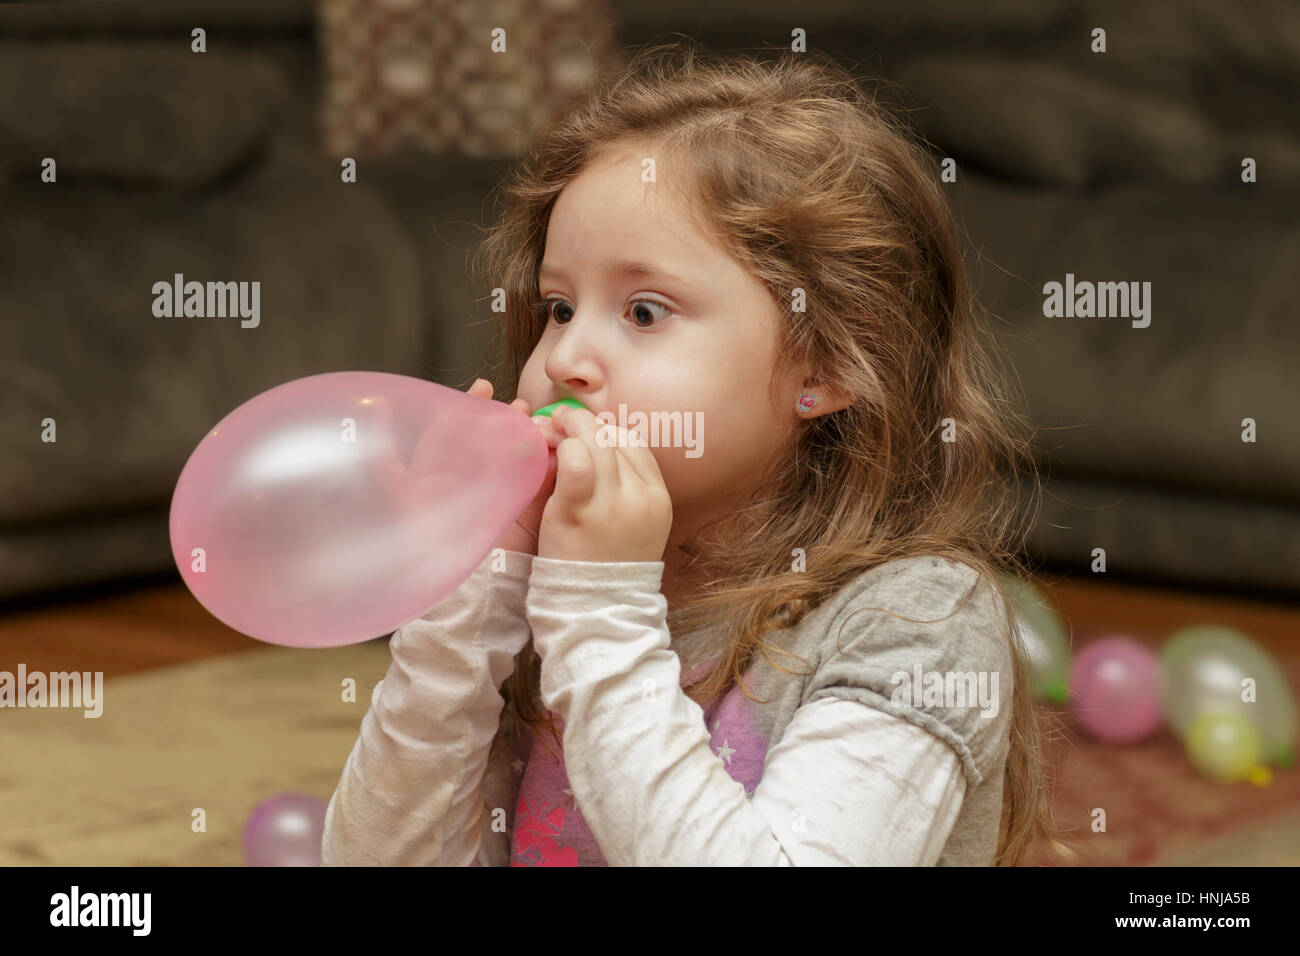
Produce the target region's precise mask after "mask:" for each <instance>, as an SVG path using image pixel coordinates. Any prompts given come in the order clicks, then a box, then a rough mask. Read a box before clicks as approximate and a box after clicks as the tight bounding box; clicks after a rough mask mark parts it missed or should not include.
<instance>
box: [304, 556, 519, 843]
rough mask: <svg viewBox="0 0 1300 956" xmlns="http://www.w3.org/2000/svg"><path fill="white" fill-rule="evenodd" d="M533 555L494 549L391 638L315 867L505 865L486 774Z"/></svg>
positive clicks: (330, 810) (516, 649)
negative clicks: (488, 806)
mask: <svg viewBox="0 0 1300 956" xmlns="http://www.w3.org/2000/svg"><path fill="white" fill-rule="evenodd" d="M532 560H533V558H532V556H531V555H526V554H521V553H518V552H514V551H504V550H501V549H497V550H494V551H493V552H491V553H489V554H488V556H487V557H485V558H484V559H483V561H482V562H481V563H480V564H479V566H478V567H477V568H476V569H475V570H474V571H473V572H472V573H471V574H470V576H469V577H468V578H466V579H465V580H464V581H463V582H461V585H460V587H458V588H457V589H456V590H455V591H453V592H452V593H451V594H449V595H447V596H446V597H445V598H443V600H442V601H440V602H439V603H438V604H437V605H436V606H435V607H434V608H432V609H431V610H430V611H429V612H428V613H426V614H425V615H424V616H423V617H421V618H420V619H419V620H417V621H413V622H411V623H410V624H407V625H405V626H404V627H402V628H399V629H398V630H397V631H396V632H395V633H394V634H393V637H392V639H391V640H390V642H389V649H390V652H391V653H392V664H391V665H390V666H389V668H388V672H387V674H386V675H385V676H384V679H383V680H381V681H380V682H379V683H378V684H376V685H375V688H374V691H373V692H372V694H371V698H370V708H369V710H367V712H366V714H365V716H364V717H363V718H362V721H361V731H360V734H359V736H358V738H357V742H356V744H355V745H354V746H353V748H352V752H351V753H350V754H349V756H348V759H347V762H346V764H345V765H344V767H343V774H342V777H341V779H340V781H339V784H338V787H337V788H336V789H335V791H334V794H333V796H331V798H330V801H329V805H328V807H327V808H326V812H325V829H324V833H323V835H322V839H321V863H322V865H324V866H411V865H425V866H469V865H473V864H474V863H480V864H491V865H502V864H501V863H500V862H499V861H500V859H501V858H502V854H503V853H505V854H507V855H508V840H509V833H508V832H507V833H494V832H493V831H492V829H491V826H490V821H489V820H488V819H487V816H488V814H487V813H485V806H484V795H483V778H484V775H485V772H486V769H487V763H488V758H489V753H490V752H493V751H494V750H495V748H493V746H492V744H493V742H494V740H495V739H496V736H497V731H498V728H499V725H500V718H501V712H502V710H503V708H504V706H505V702H504V700H503V699H502V697H501V694H500V692H499V690H498V688H499V687H500V686H501V683H502V682H503V681H504V680H505V679H506V678H507V677H509V676H510V674H511V672H512V671H513V669H514V663H515V658H516V656H517V655H518V654H519V652H520V651H522V650H523V648H524V645H525V644H527V642H528V637H529V630H528V624H527V622H526V620H525V618H524V597H525V593H526V591H527V587H528V576H529V567H530V565H531V562H532ZM488 843H491V844H492V845H489V846H484V844H488ZM496 843H500V844H501V845H500V846H496V845H495V844H496Z"/></svg>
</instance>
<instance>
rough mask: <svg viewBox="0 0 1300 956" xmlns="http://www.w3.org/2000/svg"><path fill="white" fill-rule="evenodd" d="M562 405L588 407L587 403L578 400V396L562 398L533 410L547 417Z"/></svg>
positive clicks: (536, 413) (535, 413)
mask: <svg viewBox="0 0 1300 956" xmlns="http://www.w3.org/2000/svg"><path fill="white" fill-rule="evenodd" d="M561 405H568V406H569V407H570V408H586V407H587V406H586V405H584V404H582V402H580V401H578V400H577V399H576V398H562V399H560V400H559V401H558V402H552V403H551V404H549V405H547V406H545V407H543V408H539V409H538V410H537V411H535V412H533V414H534V415H545V416H546V417H547V418H550V417H551V415H552V414H553V413H554V412H555V410H556V409H557V408H559V407H560V406H561Z"/></svg>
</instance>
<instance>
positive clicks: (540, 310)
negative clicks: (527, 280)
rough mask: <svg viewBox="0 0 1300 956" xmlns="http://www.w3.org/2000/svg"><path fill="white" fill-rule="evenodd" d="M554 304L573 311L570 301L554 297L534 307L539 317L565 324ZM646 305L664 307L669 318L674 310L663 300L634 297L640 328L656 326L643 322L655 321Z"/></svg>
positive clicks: (634, 320) (635, 313)
mask: <svg viewBox="0 0 1300 956" xmlns="http://www.w3.org/2000/svg"><path fill="white" fill-rule="evenodd" d="M553 304H557V305H560V306H563V307H564V308H566V309H569V311H570V312H572V311H573V310H572V306H570V305H569V303H567V302H565V301H564V300H563V299H554V298H552V299H540V300H538V301H537V302H536V303H535V304H534V306H533V308H534V310H535V311H536V313H537V315H538V317H539V318H541V319H543V320H544V321H546V322H548V323H549V322H550V320H551V319H555V320H556V323H557V324H559V325H564V324H565V323H564V322H561V321H560V317H559V315H558V314H556V312H555V310H553V309H552V308H551V306H552V305H553ZM646 306H658V307H659V308H661V309H663V310H664V316H663V317H664V318H667V317H668V316H669V315H671V314H672V311H673V310H672V309H670V308H669V307H668V306H666V305H664V304H663V303H662V302H655V301H654V300H653V299H633V300H632V310H631V311H632V316H633V318H632V322H633V324H634V325H636V327H637V328H639V329H649V328H654V326H653V324H649V325H647V324H643V323H642V320H643V319H644V320H648V321H649V322H651V323H653V321H654V312H653V311H652V310H650V309H647V308H646ZM571 317H572V316H570V318H571Z"/></svg>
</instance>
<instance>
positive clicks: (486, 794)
mask: <svg viewBox="0 0 1300 956" xmlns="http://www.w3.org/2000/svg"><path fill="white" fill-rule="evenodd" d="M494 557H495V559H496V560H495V562H494ZM936 562H939V559H933V558H924V559H908V560H907V561H904V562H892V563H891V565H887V566H884V567H891V568H892V572H893V573H890V574H884V575H879V574H878V575H876V577H875V578H874V579H872V580H873V581H877V582H880V583H879V586H877V587H875V588H867V589H865V590H864V589H862V588H859V589H857V590H856V592H854V589H846V596H847V597H853V594H854V593H857V595H858V596H859V597H861V596H864V595H865V596H866V597H868V598H871V599H872V600H875V599H878V598H879V597H880V596H881V592H882V591H888V590H889V588H894V589H895V590H898V589H899V588H900V587H902V588H903V589H904V591H905V593H908V594H912V593H913V592H915V593H919V594H922V595H925V596H928V597H929V598H931V600H930V601H929V602H928V603H927V602H925V601H922V602H920V603H922V604H926V606H927V607H928V606H933V605H934V603H935V602H938V603H939V604H942V605H943V607H945V608H948V609H950V608H952V607H953V605H954V603H956V602H957V601H958V599H959V598H961V597H962V593H961V591H962V590H964V589H962V588H958V587H954V586H953V585H954V584H962V583H965V584H966V585H969V584H970V580H971V579H970V578H969V577H963V569H964V571H966V572H969V571H970V569H969V568H965V566H964V565H957V564H954V563H952V562H941V563H936ZM494 568H495V569H494ZM904 569H906V570H908V571H909V572H922V574H921V575H916V574H911V575H909V576H906V577H903V578H901V579H900V578H899V577H898V576H897V572H898V571H900V570H904ZM878 570H880V569H873V572H874V571H878ZM662 571H663V564H662V563H661V562H635V563H620V564H608V563H606V564H597V563H588V562H570V561H559V560H555V559H548V558H534V557H532V556H529V555H524V554H519V553H516V552H500V551H498V552H494V554H492V555H488V556H487V557H486V558H485V559H484V561H483V562H482V563H481V564H480V565H479V567H478V568H477V569H476V570H475V571H474V572H473V573H472V574H471V575H470V577H469V578H468V579H467V580H466V581H465V582H464V583H462V585H461V586H460V588H458V589H457V590H456V591H455V592H453V593H452V594H450V595H448V596H447V597H446V598H444V599H443V600H442V601H441V602H440V603H439V604H438V605H437V606H436V607H435V608H433V609H432V610H431V611H429V612H428V613H427V614H426V615H424V617H422V618H421V619H419V620H417V621H414V622H412V623H411V624H408V625H406V626H405V627H403V628H401V629H400V630H399V631H397V632H396V633H395V634H394V636H393V638H392V641H391V644H390V646H391V652H392V658H393V662H392V665H391V667H390V668H389V671H388V673H387V675H386V676H385V678H384V680H382V681H380V682H379V684H378V685H376V687H375V689H374V692H373V694H372V696H371V705H370V709H369V710H368V711H367V713H366V714H365V716H364V718H363V720H362V724H361V732H360V735H359V737H358V740H357V743H356V745H355V747H354V748H353V751H352V753H351V754H350V755H349V757H348V760H347V763H346V764H345V766H344V769H343V774H342V777H341V779H340V782H339V786H338V788H337V790H336V791H335V793H334V795H333V797H332V798H331V800H330V803H329V808H328V810H327V813H326V820H325V833H324V838H323V841H322V860H323V862H324V864H325V865H375V864H425V865H445V866H465V865H496V866H501V865H507V864H512V865H566V864H567V865H572V864H574V863H577V864H596V865H599V864H601V863H609V864H613V865H746V866H792V865H797V866H807V865H825V864H829V865H871V864H875V865H881V864H886V865H888V864H894V865H931V864H934V863H936V862H958V863H960V862H979V863H983V862H988V857H989V852H988V851H989V848H990V846H991V843H990V840H989V839H988V837H989V834H988V833H987V832H985V831H987V829H988V823H989V813H988V811H989V810H991V809H992V804H991V803H989V802H988V801H987V800H986V801H981V810H982V812H981V813H980V814H979V815H978V817H971V818H970V819H969V820H968V821H967V822H968V823H969V824H970V825H971V826H977V829H976V830H972V832H971V833H969V834H967V833H961V834H954V829H955V828H956V827H957V825H958V823H959V821H961V820H962V818H963V806H964V802H965V801H964V798H965V796H966V794H967V790H968V787H969V786H970V785H971V784H972V783H974V785H975V786H976V788H977V790H980V791H981V792H985V793H986V795H995V796H996V804H997V807H998V808H999V809H1000V804H1001V779H1000V773H999V774H993V773H989V772H987V771H989V770H993V769H1000V767H1001V760H1002V759H1004V758H1005V746H1001V747H999V740H1000V737H1005V729H1006V721H1005V716H1006V715H1005V714H1004V719H1003V720H1001V721H998V720H994V721H987V720H986V721H985V722H984V724H985V726H981V725H980V724H979V723H978V722H975V723H973V722H972V717H971V715H970V714H969V713H968V711H969V708H966V709H965V710H962V711H958V716H957V717H952V716H950V715H948V714H945V713H942V712H939V711H936V710H935V708H933V707H930V706H925V705H922V703H921V702H920V701H919V700H918V701H916V702H915V704H916V706H912V705H911V704H908V703H906V702H904V703H901V704H900V703H899V702H898V700H897V699H896V696H897V695H896V694H891V695H890V697H889V698H885V697H884V693H886V692H888V690H889V688H886V687H884V686H883V685H882V684H881V679H880V678H879V677H878V676H875V673H876V670H873V666H874V659H873V658H871V657H870V655H869V654H868V656H864V657H862V661H863V663H864V666H863V667H862V668H860V671H861V673H863V674H864V675H867V674H870V675H873V676H872V679H871V680H863V681H860V680H858V679H857V678H856V677H855V678H853V679H848V680H845V679H841V678H836V679H835V680H834V681H831V682H830V683H827V682H825V681H822V682H820V683H819V682H818V680H817V679H814V680H813V681H811V682H809V681H807V679H806V678H804V679H803V681H804V682H803V684H802V685H801V687H802V689H801V687H800V686H796V685H799V684H800V680H801V678H799V677H795V678H787V679H786V680H785V682H784V683H783V684H782V685H781V686H782V687H783V688H785V690H784V691H783V703H778V704H776V705H774V707H773V708H772V709H771V710H762V709H759V710H755V709H754V708H753V705H752V704H751V703H750V702H749V701H748V700H745V699H744V698H743V694H742V692H741V691H740V690H739V689H738V688H737V689H735V690H734V691H733V692H732V693H731V694H730V695H728V696H727V697H726V698H725V699H724V700H723V701H722V702H720V703H719V702H715V703H714V704H713V705H710V708H709V710H708V712H707V713H706V712H704V711H702V710H701V708H700V707H699V706H698V705H697V704H695V703H694V702H693V701H691V700H690V699H689V698H688V697H686V695H685V694H684V693H683V692H682V691H681V689H680V687H681V682H682V674H681V661H680V660H679V658H678V655H677V654H676V653H674V651H673V650H672V649H670V646H671V644H672V637H671V635H670V633H669V630H668V627H667V623H666V616H665V612H666V601H665V599H664V598H663V596H662V595H661V594H660V593H659V585H660V582H661V576H662ZM869 574H870V573H869ZM972 574H973V572H972ZM945 575H947V579H946V580H945ZM914 582H915V583H914ZM922 582H925V586H921V583H922ZM869 603H870V602H862V601H856V602H855V601H847V602H846V601H837V602H829V604H828V605H827V606H824V607H825V611H824V612H823V613H813V614H809V615H808V616H806V617H805V619H804V620H803V621H801V622H800V623H799V624H797V625H795V626H794V627H793V628H790V629H789V630H790V631H792V632H794V633H793V637H794V638H795V640H793V641H792V643H793V644H796V645H798V644H800V643H801V641H800V640H799V639H800V638H801V637H802V638H803V640H802V643H803V644H804V645H805V646H808V647H817V646H820V645H822V644H824V643H825V639H826V637H827V634H826V631H827V625H828V623H830V622H831V621H842V620H844V619H845V612H851V611H855V610H859V609H860V608H862V607H867V606H868V605H869ZM835 605H838V608H837V607H836V606H835ZM973 608H974V612H973V613H972V614H967V615H964V616H962V617H959V618H957V621H956V623H955V625H954V627H955V630H954V631H953V632H952V635H951V636H953V637H959V636H961V635H962V634H963V633H967V634H969V633H970V632H969V629H970V628H971V627H972V626H980V627H981V628H984V627H986V626H987V625H988V622H989V617H988V615H987V614H983V613H982V609H981V608H979V606H977V605H976V606H973ZM913 610H915V609H914V608H913ZM849 616H852V615H851V614H850V615H849ZM949 619H951V616H950V618H949ZM862 630H863V631H864V632H870V631H871V628H870V627H867V628H863V629H862ZM530 633H531V634H532V636H533V642H534V647H535V649H536V650H537V653H538V654H539V656H540V657H541V660H542V670H541V677H542V681H541V691H542V700H543V703H544V704H545V706H546V707H547V708H548V709H550V710H551V711H552V712H553V713H554V714H555V715H556V716H557V718H558V719H559V722H560V726H561V727H562V728H563V753H562V760H556V759H555V758H553V757H552V756H551V755H549V754H548V753H546V752H545V751H544V750H543V748H542V747H541V746H540V745H539V744H537V743H534V744H533V745H532V746H531V748H526V749H525V750H524V751H520V750H518V749H513V750H512V748H510V747H504V746H501V747H496V748H494V747H493V744H494V741H497V738H498V736H499V733H500V730H501V728H500V722H501V717H502V708H503V701H502V699H501V696H500V694H499V692H498V690H497V688H498V687H499V686H500V685H501V683H502V682H503V681H504V680H505V679H506V678H507V677H508V676H509V674H510V672H511V670H512V668H513V666H514V660H515V657H516V655H518V654H519V652H520V651H521V650H522V649H523V648H524V645H525V644H526V642H527V640H528V637H529V634H530ZM980 636H981V638H983V640H980V641H968V642H965V643H968V644H969V645H970V647H971V649H975V648H983V649H985V650H987V649H988V648H989V647H990V646H992V645H991V644H990V642H989V641H988V640H987V635H985V634H981V635H980ZM850 643H852V642H850ZM886 643H888V642H886ZM961 643H963V642H960V641H954V640H950V639H947V638H945V639H943V640H927V641H920V642H919V644H918V647H920V648H921V650H922V651H924V650H925V649H926V648H929V649H934V648H939V647H942V648H944V650H945V652H946V651H947V650H948V649H949V646H950V645H952V646H957V645H959V644H961ZM858 644H859V645H860V646H866V645H862V642H858ZM993 644H996V641H994V642H993ZM894 646H895V647H896V648H898V647H902V648H903V649H906V644H905V643H899V642H894ZM852 653H857V654H858V655H859V656H861V655H862V652H861V651H860V650H859V651H854V652H852ZM852 653H850V654H849V655H848V657H846V659H845V660H839V659H838V658H836V659H834V660H829V661H828V663H827V665H826V666H824V667H823V668H822V669H821V670H819V671H818V674H821V673H823V672H825V673H826V674H828V675H829V674H833V673H836V668H839V667H843V666H846V665H848V666H851V665H852V664H853V663H854V661H853V659H852ZM805 656H807V655H805ZM922 656H924V654H922ZM986 656H987V655H986ZM882 663H883V662H882ZM787 666H788V665H787ZM889 666H893V664H892V663H891V664H890V665H889ZM886 671H888V668H887V667H886V668H884V669H883V670H879V673H882V674H883V673H886ZM896 671H897V668H895V672H896ZM857 672H858V669H855V670H854V671H853V673H857ZM772 673H777V672H772ZM1008 677H1009V673H1008ZM771 679H772V678H771V677H770V676H768V677H765V678H764V679H762V680H760V681H759V683H764V682H765V681H770V680H771ZM791 681H793V683H791ZM747 683H749V682H748V681H747ZM737 695H740V696H737ZM917 696H918V697H920V694H919V693H918V695H917ZM805 698H815V699H805ZM1009 699H1010V698H1009V696H1008V697H1007V700H1009ZM801 701H802V702H801ZM783 708H784V709H785V710H786V711H789V714H788V715H787V716H785V717H782V716H781V711H782V709H783ZM986 709H987V708H986ZM948 710H949V711H951V710H952V708H948ZM772 713H775V714H777V717H776V718H775V720H773V719H772V718H771V714H772ZM756 714H757V715H761V716H759V717H756V716H755V715H756ZM710 719H711V720H712V726H710V725H709V724H708V723H706V721H707V720H710ZM993 724H996V725H997V727H998V728H999V729H996V730H994V731H993V733H992V735H990V732H989V729H990V726H991V725H993ZM548 742H549V741H548ZM769 743H770V746H769ZM746 748H748V749H746ZM490 753H491V754H492V756H493V761H492V764H491V766H489V754H490ZM521 753H523V754H526V755H527V760H524V759H521V756H520V755H521ZM512 758H513V759H512ZM981 766H982V767H983V769H981ZM564 782H567V783H568V784H569V786H568V787H564V788H562V789H563V790H564V791H565V792H566V793H567V794H568V796H569V797H571V799H570V800H568V801H567V802H568V803H569V804H571V805H572V808H571V809H567V810H566V809H563V808H561V807H559V806H558V801H557V800H554V799H552V798H553V797H554V796H555V795H556V793H557V792H558V790H559V789H560V787H559V784H561V783H564ZM994 788H995V789H996V793H995V794H994ZM561 799H563V798H561ZM566 817H567V825H566ZM955 836H960V837H961V839H958V840H954V841H950V837H955ZM993 836H996V833H994V834H993ZM950 842H952V843H953V844H954V846H953V848H952V850H953V852H952V853H950V856H951V859H950V860H947V861H945V860H941V856H942V855H943V853H944V850H945V847H946V846H948V845H949V843H950ZM958 850H961V851H962V852H961V853H960V854H959V853H958V852H957V851H958Z"/></svg>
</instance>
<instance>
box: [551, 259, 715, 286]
mask: <svg viewBox="0 0 1300 956" xmlns="http://www.w3.org/2000/svg"><path fill="white" fill-rule="evenodd" d="M609 269H610V270H611V271H612V272H613V273H614V274H615V275H620V276H627V277H629V278H635V279H667V280H668V281H669V282H675V283H677V284H678V285H682V286H686V287H687V288H691V289H698V288H699V286H698V285H696V284H695V283H694V282H691V281H690V280H689V279H682V278H680V277H678V276H674V275H669V274H668V273H667V272H664V271H663V270H661V269H657V268H655V267H654V266H652V265H648V264H647V263H644V262H636V261H622V262H614V263H611V264H610V265H609ZM537 275H538V278H541V277H542V276H545V275H553V276H558V277H560V278H567V273H565V271H564V270H563V269H560V268H557V267H555V266H552V265H550V264H549V263H546V262H543V263H542V264H541V266H540V267H539V268H538V270H537Z"/></svg>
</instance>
